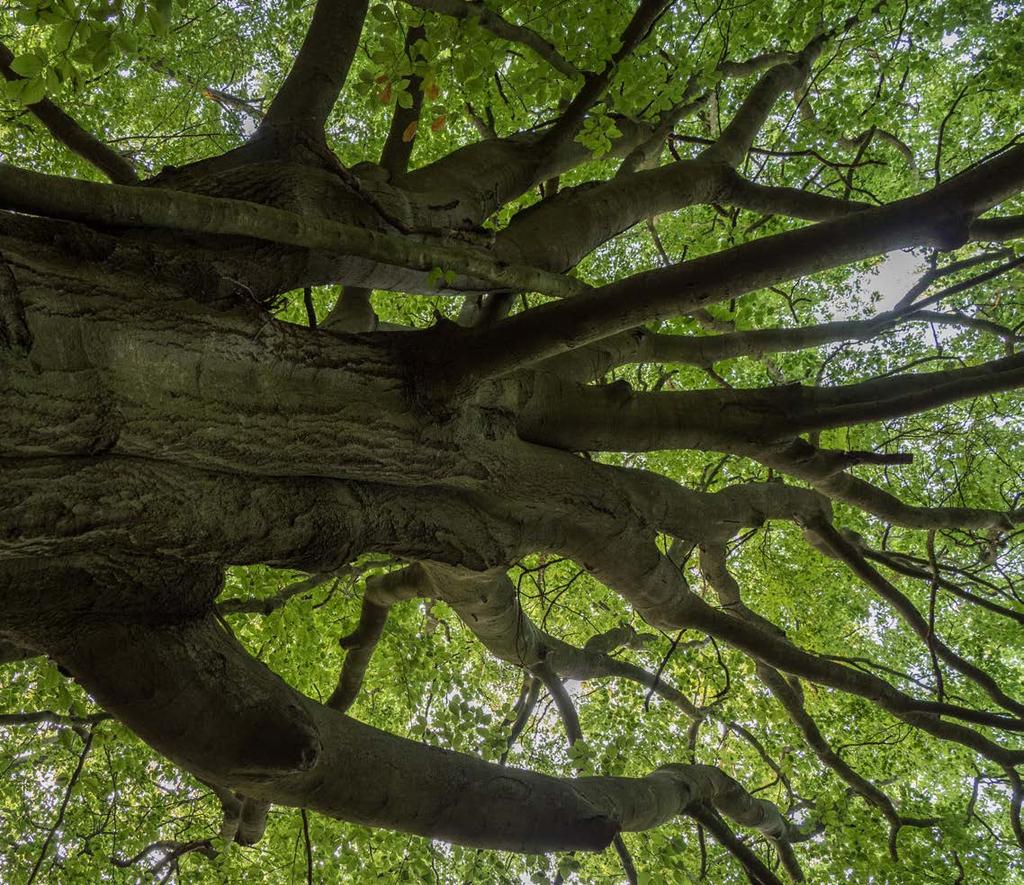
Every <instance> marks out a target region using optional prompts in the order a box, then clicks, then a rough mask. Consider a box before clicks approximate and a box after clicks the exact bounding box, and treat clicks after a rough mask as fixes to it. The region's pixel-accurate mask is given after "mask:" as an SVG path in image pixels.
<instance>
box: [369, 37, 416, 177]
mask: <svg viewBox="0 0 1024 885" xmlns="http://www.w3.org/2000/svg"><path fill="white" fill-rule="evenodd" d="M425 36H426V31H425V30H424V28H423V27H422V26H417V27H413V28H409V31H408V32H407V33H406V35H405V54H406V55H407V56H408V57H409V60H410V61H412V62H416V61H418V60H419V55H417V57H416V58H413V52H414V47H415V45H416V43H417V42H419V41H420V40H422V39H423V38H424V37H425ZM408 89H409V95H411V96H412V104H411V105H410V106H409V107H407V108H404V107H402V105H401V104H399V103H398V102H397V101H396V102H395V110H394V113H393V114H392V115H391V126H390V128H389V129H388V135H387V138H386V139H385V141H384V149H383V150H382V151H381V155H380V165H381V166H383V167H384V168H385V169H386V170H387V171H388V173H389V174H390V175H391V178H392V180H394V179H396V178H398V177H399V176H400V175H402V174H403V173H404V172H405V170H406V169H407V168H408V167H409V158H410V157H411V156H412V149H413V146H414V145H415V143H416V133H417V130H418V128H419V119H420V110H421V108H422V107H423V78H422V77H419V76H417V75H416V74H412V75H411V76H410V77H409V87H408Z"/></svg>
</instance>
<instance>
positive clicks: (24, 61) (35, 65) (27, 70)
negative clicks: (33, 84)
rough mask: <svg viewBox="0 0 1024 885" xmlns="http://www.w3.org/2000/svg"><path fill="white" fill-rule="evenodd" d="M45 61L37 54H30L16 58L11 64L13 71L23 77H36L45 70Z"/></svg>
mask: <svg viewBox="0 0 1024 885" xmlns="http://www.w3.org/2000/svg"><path fill="white" fill-rule="evenodd" d="M44 63H45V59H44V58H43V57H41V56H40V55H39V54H37V53H35V52H28V53H25V54H24V55H18V56H15V57H14V60H13V61H12V62H11V70H12V71H14V73H16V74H20V75H21V76H22V77H34V76H35V75H36V74H38V73H39V72H40V71H41V70H42V69H43V64H44Z"/></svg>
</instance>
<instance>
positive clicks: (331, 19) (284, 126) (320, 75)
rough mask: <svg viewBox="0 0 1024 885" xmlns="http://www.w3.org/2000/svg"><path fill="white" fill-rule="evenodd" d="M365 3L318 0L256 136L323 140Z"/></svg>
mask: <svg viewBox="0 0 1024 885" xmlns="http://www.w3.org/2000/svg"><path fill="white" fill-rule="evenodd" d="M368 5H369V4H368V2H367V0H317V4H316V8H315V9H314V10H313V18H312V21H310V24H309V29H308V30H307V31H306V36H305V38H304V39H303V41H302V48H301V49H299V54H298V55H297V56H296V57H295V63H294V64H293V65H292V69H291V71H289V73H288V76H287V77H285V80H284V83H282V84H281V88H280V89H279V90H278V92H277V95H275V96H274V99H273V101H271V103H270V107H269V108H268V109H267V113H266V116H264V118H263V120H262V122H261V123H260V126H259V129H257V130H256V134H255V136H254V139H256V140H260V139H269V140H271V141H275V142H281V143H296V142H300V141H302V142H309V143H312V144H314V145H319V144H321V143H322V142H323V141H324V126H325V125H326V124H327V118H328V117H329V116H330V114H331V111H332V110H333V109H334V103H335V102H336V101H337V100H338V96H339V95H340V94H341V89H342V87H343V86H344V85H345V78H346V77H347V76H348V69H349V66H350V65H351V64H352V59H353V57H354V56H355V52H356V47H357V46H358V42H359V35H360V34H361V33H362V30H363V20H364V19H365V17H366V10H367V7H368Z"/></svg>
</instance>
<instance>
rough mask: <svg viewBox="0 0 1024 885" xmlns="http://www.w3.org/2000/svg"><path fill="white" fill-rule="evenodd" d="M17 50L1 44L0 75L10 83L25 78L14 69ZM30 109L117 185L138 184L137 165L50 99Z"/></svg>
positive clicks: (41, 101)
mask: <svg viewBox="0 0 1024 885" xmlns="http://www.w3.org/2000/svg"><path fill="white" fill-rule="evenodd" d="M12 61H14V53H13V52H11V50H10V49H9V48H8V47H7V46H5V45H4V44H3V43H0V74H2V75H3V77H4V79H5V80H7V81H9V82H15V81H17V80H22V79H24V78H23V77H22V76H21V75H20V74H17V73H15V72H14V71H13V70H12V69H11V62H12ZM28 110H29V111H30V112H31V113H32V115H33V116H35V117H36V119H38V120H39V122H40V123H42V124H43V125H44V126H45V127H46V129H47V130H48V131H49V133H50V134H51V135H52V136H53V137H54V138H55V139H57V141H58V142H60V143H61V144H62V145H64V147H66V148H67V149H68V150H70V151H72V152H73V153H75V154H77V155H78V156H79V157H81V158H82V159H83V160H85V161H86V162H87V163H89V164H91V165H92V166H95V167H96V168H97V169H99V170H100V172H102V173H103V174H104V175H106V176H107V178H109V179H110V180H111V181H113V182H115V183H116V184H137V183H138V180H139V176H138V175H137V174H136V172H135V167H134V166H133V165H132V163H131V162H130V161H129V160H128V159H127V158H126V157H124V156H122V155H121V154H119V153H118V152H117V151H115V150H114V149H113V148H112V147H110V146H109V145H107V144H105V143H104V142H102V141H101V140H100V139H99V138H97V137H96V136H95V135H93V134H92V133H91V132H88V131H86V130H85V129H83V128H82V126H81V125H80V124H79V123H78V122H77V121H76V120H75V119H74V118H73V117H70V116H68V115H67V114H66V113H64V111H62V110H61V109H60V108H59V107H58V106H57V105H56V104H54V103H53V102H52V101H51V100H50V99H48V98H42V99H40V100H39V101H37V102H34V103H33V104H30V105H28Z"/></svg>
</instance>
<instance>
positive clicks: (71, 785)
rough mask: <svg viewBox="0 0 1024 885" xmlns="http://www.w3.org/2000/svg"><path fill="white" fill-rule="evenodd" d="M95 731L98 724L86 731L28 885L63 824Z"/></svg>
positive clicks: (37, 871)
mask: <svg viewBox="0 0 1024 885" xmlns="http://www.w3.org/2000/svg"><path fill="white" fill-rule="evenodd" d="M95 733H96V726H95V724H93V725H92V726H90V727H89V730H88V731H87V732H86V735H85V739H84V742H83V746H82V752H81V753H79V755H78V763H77V764H76V765H75V770H74V771H73V772H72V773H71V779H70V780H69V781H68V785H67V788H66V789H65V790H64V798H63V799H62V800H61V803H60V808H59V809H58V810H57V817H56V819H55V820H54V822H53V826H52V827H50V832H49V833H47V834H46V839H45V840H44V841H43V846H42V848H40V849H39V856H38V857H37V858H36V862H35V865H34V866H33V867H32V872H31V873H30V874H29V877H28V883H27V885H32V883H33V882H35V880H36V876H38V875H39V869H40V868H41V867H42V865H43V861H44V860H45V859H46V855H47V853H48V852H49V850H50V844H51V843H52V842H53V837H54V836H56V835H57V830H59V829H60V826H61V824H62V823H64V815H65V814H66V813H67V810H68V803H69V802H70V801H71V794H72V793H73V792H74V790H75V786H76V785H77V784H78V778H79V777H80V776H81V774H82V769H83V768H84V767H85V760H86V757H87V756H88V755H89V750H91V749H92V739H93V736H94V735H95Z"/></svg>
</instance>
